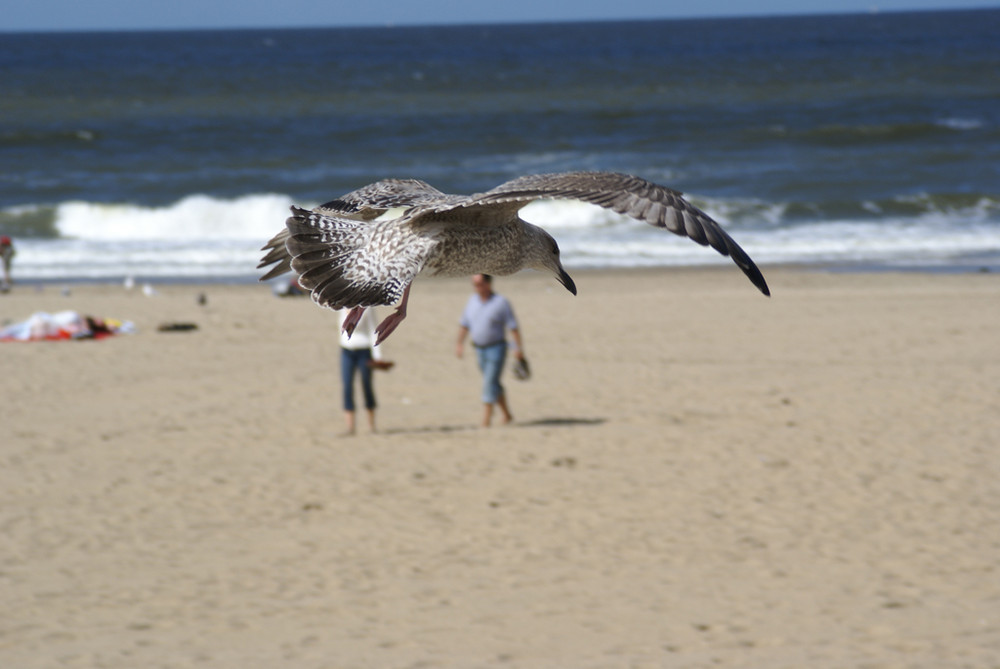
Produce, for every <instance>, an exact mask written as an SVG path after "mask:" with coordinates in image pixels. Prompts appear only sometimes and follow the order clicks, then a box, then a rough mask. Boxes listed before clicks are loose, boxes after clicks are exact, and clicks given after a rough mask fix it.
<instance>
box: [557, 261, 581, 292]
mask: <svg viewBox="0 0 1000 669" xmlns="http://www.w3.org/2000/svg"><path fill="white" fill-rule="evenodd" d="M556 278H557V279H559V283H561V284H562V285H564V286H566V290H568V291H569V292H571V293H573V294H574V295H576V284H575V283H574V282H573V277H571V276H570V275H569V274H567V273H566V270H564V269H563V268H561V267H560V268H559V276H558V277H556Z"/></svg>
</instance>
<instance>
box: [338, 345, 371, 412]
mask: <svg viewBox="0 0 1000 669" xmlns="http://www.w3.org/2000/svg"><path fill="white" fill-rule="evenodd" d="M371 359H372V352H371V349H368V348H363V349H360V350H358V351H351V350H348V349H346V348H341V349H340V378H341V380H342V381H343V383H344V411H354V372H355V371H359V372H361V391H362V392H363V393H364V395H365V408H366V409H369V410H371V409H374V408H375V390H374V389H373V388H372V368H371V367H369V366H368V361H369V360H371Z"/></svg>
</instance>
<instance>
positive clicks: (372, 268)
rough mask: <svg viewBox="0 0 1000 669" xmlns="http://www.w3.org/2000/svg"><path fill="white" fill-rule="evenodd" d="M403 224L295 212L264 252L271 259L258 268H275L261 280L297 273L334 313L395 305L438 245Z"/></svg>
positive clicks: (315, 295) (264, 260) (304, 210)
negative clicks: (408, 229)
mask: <svg viewBox="0 0 1000 669" xmlns="http://www.w3.org/2000/svg"><path fill="white" fill-rule="evenodd" d="M398 223H399V221H398V220H394V221H374V222H369V221H366V220H357V219H354V218H349V217H347V216H334V215H330V214H326V213H320V212H319V211H309V210H306V209H300V208H298V207H292V216H291V217H290V218H289V219H288V220H287V221H286V222H285V229H284V230H282V231H281V232H279V233H278V234H277V235H275V236H274V237H273V238H271V240H270V241H269V242H268V243H267V244H266V245H265V246H264V248H263V249H261V250H263V251H267V253H266V254H265V256H264V258H263V259H262V260H261V262H260V264H259V265H258V266H257V267H258V268H262V267H266V266H267V265H271V264H274V267H272V268H271V269H270V271H268V273H267V274H265V275H264V276H263V277H261V280H262V281H264V280H267V279H270V278H272V277H275V276H278V275H279V274H283V273H284V272H287V271H293V272H295V273H296V275H297V276H298V282H299V285H301V286H302V287H303V288H305V289H307V290H309V291H310V293H311V295H312V299H313V301H314V302H316V303H317V304H319V305H320V306H324V307H329V308H330V309H342V308H344V307H369V306H375V305H382V304H394V303H395V302H396V301H398V300H399V298H400V297H401V296H402V294H403V291H404V290H405V288H406V286H408V285H409V284H410V282H411V281H413V279H414V278H415V277H416V275H417V274H418V273H419V272H420V270H421V269H422V268H423V262H424V259H425V258H426V255H427V253H428V252H429V251H430V249H431V248H432V245H433V240H432V239H428V238H423V237H416V236H414V235H412V234H411V233H409V232H408V231H407V230H406V229H405V228H404V227H400V226H399V225H398ZM275 263H276V264H275Z"/></svg>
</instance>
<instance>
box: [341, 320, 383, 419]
mask: <svg viewBox="0 0 1000 669" xmlns="http://www.w3.org/2000/svg"><path fill="white" fill-rule="evenodd" d="M348 311H350V310H349V309H341V310H340V311H339V312H338V313H339V315H340V328H341V332H340V378H341V381H343V387H344V420H345V422H346V424H347V430H346V432H345V433H344V434H345V436H349V435H353V434H354V432H355V415H356V407H355V403H354V377H355V375H356V374H358V373H360V376H361V392H362V394H363V395H364V401H365V410H366V411H367V412H368V427H369V429H371V431H372V432H375V407H376V406H377V403H376V401H375V388H374V384H373V383H372V371H374V370H375V369H389V368H391V367H392V365H393V363H391V362H387V361H385V360H383V359H382V349H381V348H379V347H378V346H375V327H376V325H377V323H378V321H377V320H376V318H375V314H374V309H366V310H365V313H364V315H363V316H362V317H361V320H360V321H359V322H358V325H357V327H356V328H355V329H354V334H352V335H350V336H348V335H347V333H345V332H344V331H343V327H344V319H345V318H347V313H348Z"/></svg>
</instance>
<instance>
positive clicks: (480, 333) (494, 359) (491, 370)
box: [455, 274, 524, 427]
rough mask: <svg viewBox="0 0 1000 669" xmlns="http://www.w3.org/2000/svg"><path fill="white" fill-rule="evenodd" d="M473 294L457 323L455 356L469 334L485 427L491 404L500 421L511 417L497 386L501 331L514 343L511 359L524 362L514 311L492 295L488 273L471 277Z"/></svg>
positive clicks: (502, 355)
mask: <svg viewBox="0 0 1000 669" xmlns="http://www.w3.org/2000/svg"><path fill="white" fill-rule="evenodd" d="M472 287H473V288H474V289H475V291H476V292H475V294H473V295H471V296H470V297H469V301H468V302H467V303H466V305H465V311H463V312H462V318H461V320H460V321H459V329H458V342H457V344H456V347H455V355H457V356H458V357H459V358H461V357H462V353H463V352H464V349H465V338H466V336H468V335H470V334H471V335H472V345H473V346H474V347H475V348H476V359H477V361H478V363H479V369H480V371H482V373H483V423H482V425H483V427H489V426H490V421H491V420H492V418H493V405H496V406H498V407H500V412H501V413H502V414H503V422H504V423H509V422H510V421H511V420H512V419H513V417H512V416H511V414H510V409H509V408H508V406H507V395H506V393H505V392H504V389H503V386H502V385H500V374H501V373H502V372H503V365H504V362H505V361H506V359H507V339H506V337H505V334H504V331H505V330H510V336H511V338H512V339H513V340H514V357H516V358H517V359H518V360H523V359H524V348H523V346H522V345H521V331H520V329H519V328H518V325H517V319H516V318H515V317H514V310H513V309H512V308H511V306H510V302H508V301H507V299H506V298H505V297H503V296H502V295H497V294H496V293H494V292H493V279H492V277H490V276H489V275H488V274H477V275H475V276H474V277H472Z"/></svg>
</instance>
